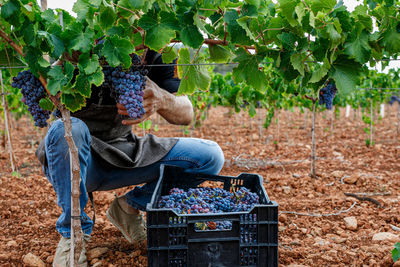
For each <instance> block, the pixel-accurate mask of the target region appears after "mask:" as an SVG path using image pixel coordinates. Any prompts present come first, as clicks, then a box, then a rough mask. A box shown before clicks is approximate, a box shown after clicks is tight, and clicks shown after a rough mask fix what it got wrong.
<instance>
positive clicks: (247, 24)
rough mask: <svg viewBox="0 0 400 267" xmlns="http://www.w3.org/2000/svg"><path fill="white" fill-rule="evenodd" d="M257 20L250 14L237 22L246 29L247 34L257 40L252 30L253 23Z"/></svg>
mask: <svg viewBox="0 0 400 267" xmlns="http://www.w3.org/2000/svg"><path fill="white" fill-rule="evenodd" d="M256 21H257V19H254V18H252V17H248V16H244V17H241V18H239V19H238V20H237V23H238V24H239V25H240V26H241V27H242V28H243V29H244V30H245V31H246V34H247V36H248V37H249V38H250V39H252V40H253V41H256V38H255V37H254V34H253V32H252V30H251V28H252V26H251V24H252V23H256Z"/></svg>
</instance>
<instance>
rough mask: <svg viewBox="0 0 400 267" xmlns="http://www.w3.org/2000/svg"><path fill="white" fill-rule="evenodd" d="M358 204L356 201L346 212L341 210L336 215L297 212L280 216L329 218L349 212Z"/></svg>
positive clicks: (281, 212)
mask: <svg viewBox="0 0 400 267" xmlns="http://www.w3.org/2000/svg"><path fill="white" fill-rule="evenodd" d="M356 204H357V201H354V202H353V204H352V205H351V206H350V208H348V209H345V210H340V211H338V212H336V213H327V214H318V213H301V212H295V211H280V212H279V213H280V214H294V215H299V216H311V217H327V216H337V215H340V214H342V213H346V212H349V211H350V210H351V209H352V208H354V206H355V205H356Z"/></svg>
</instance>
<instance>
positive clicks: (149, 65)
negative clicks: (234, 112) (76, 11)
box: [0, 59, 400, 69]
mask: <svg viewBox="0 0 400 267" xmlns="http://www.w3.org/2000/svg"><path fill="white" fill-rule="evenodd" d="M377 61H400V59H380V60H377ZM306 62H308V63H318V61H306ZM274 63H275V62H273V61H267V62H263V63H261V64H274ZM238 64H239V63H238V62H225V63H187V64H185V63H182V64H181V63H171V64H146V65H145V66H146V67H169V66H218V65H238ZM10 67H11V68H14V69H20V68H26V67H28V65H21V66H6V67H3V66H0V69H6V68H10ZM105 67H109V66H108V65H105Z"/></svg>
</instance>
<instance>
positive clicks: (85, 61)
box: [79, 53, 100, 75]
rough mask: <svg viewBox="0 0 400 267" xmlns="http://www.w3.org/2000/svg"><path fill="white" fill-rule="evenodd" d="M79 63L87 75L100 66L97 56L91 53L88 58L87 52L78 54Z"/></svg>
mask: <svg viewBox="0 0 400 267" xmlns="http://www.w3.org/2000/svg"><path fill="white" fill-rule="evenodd" d="M79 64H80V65H81V66H82V69H83V70H84V71H85V73H86V74H87V75H89V74H92V73H94V72H96V71H97V70H98V69H99V68H100V64H99V56H98V55H92V57H91V58H90V54H89V53H83V54H81V55H80V56H79Z"/></svg>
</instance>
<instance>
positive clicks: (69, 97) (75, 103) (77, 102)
mask: <svg viewBox="0 0 400 267" xmlns="http://www.w3.org/2000/svg"><path fill="white" fill-rule="evenodd" d="M61 103H62V104H64V105H65V107H66V108H67V109H69V110H70V111H71V112H75V111H78V110H80V109H81V108H83V107H84V106H85V105H86V101H85V98H84V97H83V96H82V95H80V94H73V93H72V94H69V93H65V92H63V93H62V94H61Z"/></svg>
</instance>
